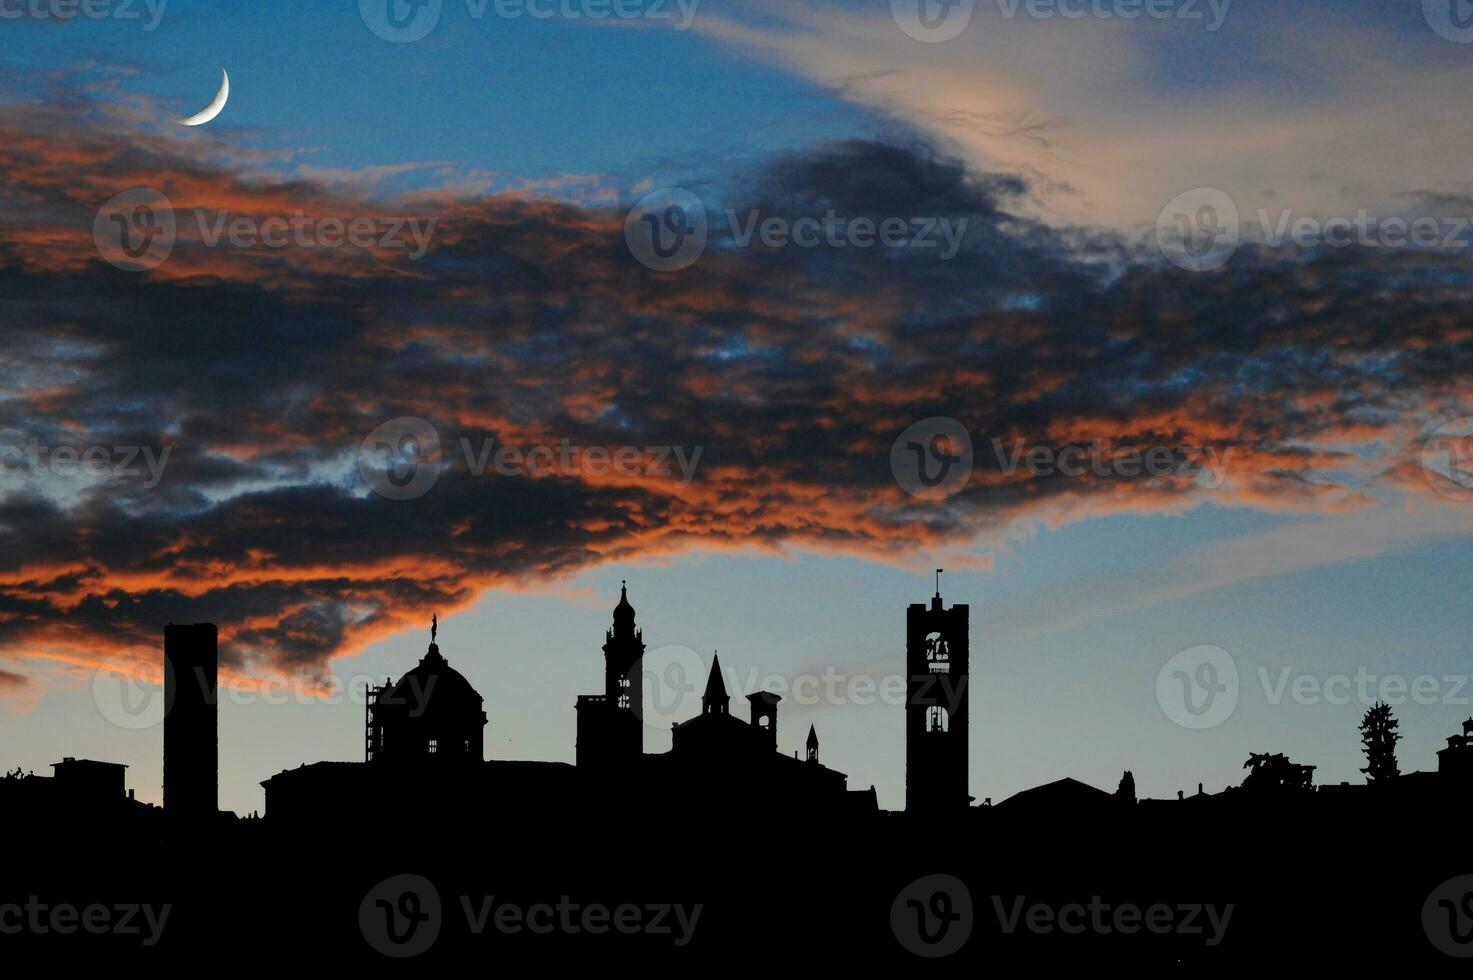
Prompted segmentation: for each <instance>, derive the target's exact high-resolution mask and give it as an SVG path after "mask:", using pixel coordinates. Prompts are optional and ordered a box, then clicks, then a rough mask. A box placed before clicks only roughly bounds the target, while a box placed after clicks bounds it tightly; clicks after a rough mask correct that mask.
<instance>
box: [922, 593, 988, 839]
mask: <svg viewBox="0 0 1473 980" xmlns="http://www.w3.org/2000/svg"><path fill="white" fill-rule="evenodd" d="M968 612H969V608H968V607H967V606H965V605H954V606H952V607H951V608H950V609H947V608H945V606H944V605H943V604H942V601H941V569H939V568H938V569H937V570H936V594H935V595H934V596H932V597H931V602H930V605H929V606H927V605H923V604H921V603H914V604H912V605H911V606H910V608H909V609H908V610H907V612H906V622H905V675H906V697H905V809H906V810H907V811H914V812H919V813H933V814H934V813H956V812H960V811H963V810H965V809H966V808H967V807H968V806H969V805H970V804H971V800H972V798H971V796H970V795H968V792H967V702H968V701H969V700H970V695H971V691H970V689H969V686H970V677H969V674H968V666H967V658H968V648H967V631H968V623H967V619H968Z"/></svg>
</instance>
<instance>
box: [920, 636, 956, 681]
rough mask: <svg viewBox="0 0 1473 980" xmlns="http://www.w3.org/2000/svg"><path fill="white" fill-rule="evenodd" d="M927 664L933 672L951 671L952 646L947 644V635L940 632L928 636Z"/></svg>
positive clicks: (943, 672)
mask: <svg viewBox="0 0 1473 980" xmlns="http://www.w3.org/2000/svg"><path fill="white" fill-rule="evenodd" d="M926 666H927V668H929V670H930V672H931V673H933V674H945V673H949V672H950V671H951V648H950V647H949V646H947V644H946V637H944V636H942V635H941V634H940V633H930V634H928V635H927V636H926Z"/></svg>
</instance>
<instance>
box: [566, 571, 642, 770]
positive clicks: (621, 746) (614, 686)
mask: <svg viewBox="0 0 1473 980" xmlns="http://www.w3.org/2000/svg"><path fill="white" fill-rule="evenodd" d="M603 649H604V692H603V693H602V694H584V695H580V696H579V698H578V702H577V705H576V710H577V716H578V727H577V736H576V737H577V742H576V744H575V747H574V753H575V756H576V759H577V763H578V765H579V766H582V767H589V768H604V769H611V768H617V767H618V766H620V765H624V764H631V763H634V762H636V761H638V759H639V757H640V755H641V754H642V753H643V752H644V721H643V717H644V703H643V698H644V687H643V684H642V683H641V680H642V679H641V677H640V663H641V661H642V658H643V657H644V637H643V634H642V633H641V632H640V631H639V629H637V628H636V627H635V625H634V607H633V606H631V605H630V604H629V587H628V584H627V583H621V584H620V588H619V604H618V605H617V606H615V607H614V625H613V626H612V627H611V628H610V629H609V631H608V632H607V633H606V634H605V638H604V647H603Z"/></svg>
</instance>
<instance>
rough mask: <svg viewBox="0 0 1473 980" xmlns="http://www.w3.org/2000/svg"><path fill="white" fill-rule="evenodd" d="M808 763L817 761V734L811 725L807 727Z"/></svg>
mask: <svg viewBox="0 0 1473 980" xmlns="http://www.w3.org/2000/svg"><path fill="white" fill-rule="evenodd" d="M808 761H809V762H817V761H818V732H817V731H816V730H815V729H814V727H813V726H812V725H809V726H808Z"/></svg>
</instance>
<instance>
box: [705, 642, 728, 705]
mask: <svg viewBox="0 0 1473 980" xmlns="http://www.w3.org/2000/svg"><path fill="white" fill-rule="evenodd" d="M730 712H731V698H730V697H729V696H728V695H727V693H726V681H724V680H722V679H721V655H720V654H715V655H713V656H712V657H711V676H710V677H708V678H706V693H705V694H703V695H701V713H702V714H707V715H725V714H729V713H730Z"/></svg>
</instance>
